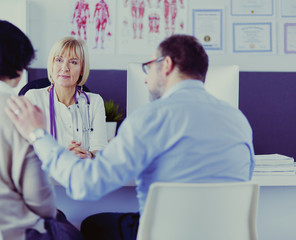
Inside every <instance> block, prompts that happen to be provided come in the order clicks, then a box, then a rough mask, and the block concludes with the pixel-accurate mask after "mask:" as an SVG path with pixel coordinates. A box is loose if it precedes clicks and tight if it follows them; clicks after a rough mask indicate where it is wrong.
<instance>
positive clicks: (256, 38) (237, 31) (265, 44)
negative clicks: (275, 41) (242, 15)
mask: <svg viewBox="0 0 296 240" xmlns="http://www.w3.org/2000/svg"><path fill="white" fill-rule="evenodd" d="M272 51H273V50H272V24H271V23H233V52H235V53H239V52H241V53H242V52H272Z"/></svg>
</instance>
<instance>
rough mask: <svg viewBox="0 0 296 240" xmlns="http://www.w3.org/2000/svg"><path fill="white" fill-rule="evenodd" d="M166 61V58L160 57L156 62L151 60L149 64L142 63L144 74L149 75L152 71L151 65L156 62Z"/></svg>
mask: <svg viewBox="0 0 296 240" xmlns="http://www.w3.org/2000/svg"><path fill="white" fill-rule="evenodd" d="M163 60H164V57H159V58H156V59H154V60H151V61H149V62H145V63H142V69H143V72H144V73H146V74H148V73H149V70H150V65H151V63H154V62H156V63H157V62H161V61H163Z"/></svg>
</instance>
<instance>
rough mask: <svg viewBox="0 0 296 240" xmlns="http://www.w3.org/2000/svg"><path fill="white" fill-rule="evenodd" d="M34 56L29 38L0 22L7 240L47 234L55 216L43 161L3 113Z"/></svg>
mask: <svg viewBox="0 0 296 240" xmlns="http://www.w3.org/2000/svg"><path fill="white" fill-rule="evenodd" d="M34 56H35V53H34V49H33V46H32V44H31V42H30V40H29V39H28V38H27V36H26V35H25V34H24V33H23V32H22V31H21V30H20V29H18V28H17V27H16V26H14V25H13V24H11V23H9V22H7V21H3V20H0V91H1V94H0V104H1V108H0V109H1V110H0V111H1V113H0V122H1V126H0V144H1V150H0V212H1V214H0V233H2V235H3V239H4V240H10V239H11V240H19V239H22V240H24V239H25V231H26V229H27V228H33V229H36V230H39V231H45V229H44V220H43V218H45V217H55V214H56V205H55V197H54V192H53V188H52V185H51V184H50V182H49V180H48V177H47V174H46V173H45V172H43V171H42V169H41V162H40V160H39V159H38V157H37V156H36V155H35V153H34V150H33V148H32V146H31V145H30V144H29V143H28V142H27V141H26V140H25V139H24V138H23V137H22V136H21V135H20V134H19V133H18V132H17V131H16V129H15V128H14V126H13V124H12V123H11V121H10V120H9V118H8V117H7V115H6V114H5V113H4V108H5V107H6V100H7V98H9V97H10V95H11V94H13V90H12V88H13V87H16V86H17V85H18V83H19V81H20V79H21V76H22V73H23V71H24V69H27V68H28V66H29V64H30V63H31V61H32V60H33V59H34ZM21 111H22V109H19V110H18V111H15V112H14V114H16V115H17V114H19V113H20V112H21Z"/></svg>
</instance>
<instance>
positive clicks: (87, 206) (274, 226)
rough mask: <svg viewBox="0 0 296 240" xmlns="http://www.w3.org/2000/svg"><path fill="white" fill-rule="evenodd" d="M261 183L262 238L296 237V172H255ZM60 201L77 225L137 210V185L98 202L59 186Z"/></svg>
mask: <svg viewBox="0 0 296 240" xmlns="http://www.w3.org/2000/svg"><path fill="white" fill-rule="evenodd" d="M252 181H253V182H255V183H258V184H259V185H260V197H259V208H258V220H257V226H258V236H259V240H295V239H296V224H295V223H296V207H295V206H296V176H273V177H269V176H260V177H259V176H255V177H253V179H252ZM55 189H56V195H57V204H58V208H59V209H61V210H62V211H63V212H65V214H66V215H67V217H68V219H69V220H70V222H72V223H73V224H74V225H75V226H76V227H77V228H78V229H79V228H80V223H81V221H82V220H83V219H84V218H85V217H87V216H89V215H91V214H95V213H99V212H108V211H109V212H135V211H137V210H138V202H137V199H136V191H135V186H132V184H130V185H129V186H125V187H122V188H120V189H118V190H116V191H114V192H112V193H110V194H108V195H106V196H105V197H103V198H101V199H100V200H99V201H96V202H88V201H75V200H72V199H70V198H69V197H68V196H67V195H66V194H65V190H64V188H63V187H61V186H56V187H55Z"/></svg>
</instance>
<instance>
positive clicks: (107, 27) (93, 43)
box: [70, 0, 116, 54]
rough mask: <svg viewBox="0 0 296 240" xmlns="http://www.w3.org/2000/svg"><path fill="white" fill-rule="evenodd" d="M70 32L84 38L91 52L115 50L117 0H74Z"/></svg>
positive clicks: (112, 52)
mask: <svg viewBox="0 0 296 240" xmlns="http://www.w3.org/2000/svg"><path fill="white" fill-rule="evenodd" d="M71 11H72V16H71V17H72V18H71V29H70V34H71V35H72V36H74V37H76V38H82V39H84V41H85V42H86V43H87V45H88V49H89V51H90V53H91V54H93V53H104V54H105V53H108V54H114V52H115V36H114V33H115V26H114V22H115V11H116V0H75V1H74V0H72V7H71Z"/></svg>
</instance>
